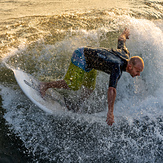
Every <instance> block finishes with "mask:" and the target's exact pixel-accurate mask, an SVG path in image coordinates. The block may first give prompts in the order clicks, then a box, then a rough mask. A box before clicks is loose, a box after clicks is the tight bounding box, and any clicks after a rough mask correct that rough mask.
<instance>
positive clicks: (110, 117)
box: [106, 112, 114, 126]
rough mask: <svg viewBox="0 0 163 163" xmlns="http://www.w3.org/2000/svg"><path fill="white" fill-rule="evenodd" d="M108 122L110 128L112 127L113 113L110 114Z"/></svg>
mask: <svg viewBox="0 0 163 163" xmlns="http://www.w3.org/2000/svg"><path fill="white" fill-rule="evenodd" d="M106 122H107V124H108V125H109V126H112V124H113V123H114V114H113V113H110V112H108V114H107V119H106Z"/></svg>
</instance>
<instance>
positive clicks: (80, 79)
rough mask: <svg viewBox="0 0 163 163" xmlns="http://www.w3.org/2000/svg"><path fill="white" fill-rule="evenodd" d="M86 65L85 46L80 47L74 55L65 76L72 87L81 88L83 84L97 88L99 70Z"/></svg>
mask: <svg viewBox="0 0 163 163" xmlns="http://www.w3.org/2000/svg"><path fill="white" fill-rule="evenodd" d="M86 66H87V65H86V60H85V56H84V48H78V49H77V50H75V51H74V53H73V55H72V58H71V63H70V65H69V68H68V70H67V73H66V75H65V77H64V80H65V82H66V83H67V85H68V86H69V88H70V89H72V90H74V91H75V90H79V89H80V88H81V86H82V85H83V86H85V87H86V88H88V89H90V90H94V89H95V86H96V77H97V71H96V70H95V69H89V68H87V67H86Z"/></svg>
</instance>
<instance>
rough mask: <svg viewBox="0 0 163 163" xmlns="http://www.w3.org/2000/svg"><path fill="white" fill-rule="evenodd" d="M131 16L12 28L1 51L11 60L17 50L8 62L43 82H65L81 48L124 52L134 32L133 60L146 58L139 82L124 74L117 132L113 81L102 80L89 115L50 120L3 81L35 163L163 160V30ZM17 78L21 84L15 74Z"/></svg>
mask: <svg viewBox="0 0 163 163" xmlns="http://www.w3.org/2000/svg"><path fill="white" fill-rule="evenodd" d="M149 3H150V4H148V5H151V4H153V5H154V2H151V1H150V2H149ZM157 4H158V5H162V3H157ZM116 11H118V12H119V13H118V12H116ZM124 11H125V12H126V13H127V14H124ZM159 11H160V10H159ZM120 12H123V14H122V13H120ZM95 13H96V14H95ZM128 13H133V12H131V11H129V12H128V11H127V10H123V11H121V10H116V9H112V11H102V12H101V11H92V12H87V13H80V14H79V13H78V14H77V13H74V14H63V15H56V16H49V17H47V16H42V17H40V16H39V17H36V16H34V17H24V18H21V19H20V18H19V19H17V20H11V22H10V24H8V25H7V26H6V27H5V29H6V28H7V29H8V33H6V34H3V37H2V38H4V40H3V41H4V43H5V45H4V47H3V48H2V49H1V50H2V51H3V52H4V53H5V52H6V51H8V48H10V52H8V53H5V54H6V55H4V56H3V57H1V59H2V61H4V62H6V63H7V64H9V65H10V66H13V67H14V68H20V69H23V70H24V71H26V72H29V73H31V74H33V75H35V76H36V77H37V78H39V79H41V80H54V79H59V78H62V77H63V75H64V73H65V72H66V70H67V67H68V64H69V59H70V57H71V54H72V52H73V50H74V49H76V48H77V47H79V46H83V45H84V46H97V47H99V46H100V47H106V48H111V47H113V48H116V44H117V37H118V35H119V34H120V32H122V30H123V29H124V28H125V27H128V28H129V29H130V32H131V35H130V39H129V40H127V47H128V49H129V51H130V53H131V56H133V55H139V56H141V57H142V58H143V60H144V62H145V68H144V71H143V72H142V74H141V76H140V77H138V78H134V79H133V78H131V77H130V76H129V74H127V73H123V75H122V77H121V79H120V81H119V82H118V87H117V98H116V102H115V110H114V111H115V112H114V114H115V121H116V123H115V124H114V125H113V127H108V126H107V124H106V123H105V120H106V113H107V96H106V91H107V89H108V76H107V75H106V74H104V73H102V72H99V74H98V77H97V86H96V90H95V92H94V93H93V94H92V96H91V97H90V98H89V100H88V101H87V102H86V103H85V107H86V108H85V110H86V112H84V113H81V114H78V113H72V112H67V113H65V112H63V114H57V113H56V114H55V115H47V114H45V113H44V112H43V111H41V110H40V109H39V108H37V107H36V106H35V105H34V104H33V103H32V102H30V101H29V100H28V99H27V98H26V96H25V95H24V94H23V93H22V92H21V90H20V89H19V87H18V85H17V84H15V83H12V84H11V82H9V80H10V79H8V80H6V79H5V77H4V79H1V80H2V82H1V84H0V89H1V91H0V94H1V96H2V99H3V102H2V107H3V108H5V110H6V113H5V115H4V118H5V119H6V120H7V122H8V123H9V124H11V128H12V129H13V131H14V132H15V133H16V134H17V135H18V136H19V137H20V139H21V140H22V141H23V142H24V144H25V146H26V148H27V149H28V150H29V152H31V153H32V155H33V156H34V157H36V160H35V161H39V160H41V159H42V160H48V161H49V162H50V161H51V162H52V161H56V162H57V161H58V162H74V161H76V162H89V161H90V160H92V161H93V162H109V161H110V162H111V161H112V162H126V160H127V162H140V163H141V162H158V163H159V162H161V161H162V160H163V158H162V140H163V135H162V125H163V123H162V122H163V117H162V113H163V102H162V97H163V93H162V92H163V83H162V82H163V72H162V66H163V64H162V63H163V56H162V51H163V49H162V48H163V40H162V36H163V29H162V23H163V22H162V20H158V19H157V18H156V20H157V21H156V20H151V18H152V17H150V19H145V18H144V17H143V18H141V19H140V17H139V19H138V18H136V16H133V15H132V16H131V15H130V14H128ZM134 13H135V14H136V12H135V11H134ZM139 14H140V12H139ZM146 15H148V14H146ZM149 15H150V14H149ZM12 29H13V30H12ZM22 42H23V43H22ZM1 45H2V44H1ZM7 45H8V46H7ZM3 70H4V69H3ZM7 73H9V72H7ZM2 78H3V77H2ZM10 78H14V77H13V76H12V75H11V74H10ZM3 81H5V83H6V84H4V83H3ZM98 111H101V112H100V113H98ZM88 113H92V114H88Z"/></svg>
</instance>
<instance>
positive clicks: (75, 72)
mask: <svg viewBox="0 0 163 163" xmlns="http://www.w3.org/2000/svg"><path fill="white" fill-rule="evenodd" d="M129 35H130V32H129V29H125V30H124V31H123V32H122V34H121V35H120V36H119V38H118V46H117V50H113V49H111V50H109V49H106V48H92V47H82V48H78V49H76V50H75V51H74V53H73V55H72V58H71V63H70V65H69V68H68V70H67V73H66V75H65V77H64V79H63V80H59V81H54V82H45V83H41V85H40V93H41V95H42V96H44V95H45V92H46V90H47V89H49V88H63V89H71V90H78V89H80V88H81V86H84V88H85V89H84V93H83V96H82V97H81V99H82V100H85V99H86V98H87V97H88V96H89V95H90V94H91V93H92V92H93V90H94V89H95V84H96V76H97V70H100V71H103V72H105V73H107V74H110V79H109V88H108V91H107V96H108V113H107V119H106V122H107V124H108V125H112V124H113V123H114V114H113V110H114V102H115V98H116V86H117V83H118V80H119V79H120V77H121V75H122V72H123V71H126V72H128V73H129V74H130V75H131V76H132V77H135V76H140V73H141V72H142V71H143V69H144V62H143V59H142V58H141V57H139V56H134V57H131V58H129V57H130V53H129V51H128V49H127V48H126V46H125V42H126V39H129Z"/></svg>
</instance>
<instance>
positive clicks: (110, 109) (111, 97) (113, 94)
mask: <svg viewBox="0 0 163 163" xmlns="http://www.w3.org/2000/svg"><path fill="white" fill-rule="evenodd" d="M115 98H116V89H115V88H114V87H109V89H108V113H107V119H106V122H107V124H108V125H110V126H111V125H112V124H113V123H114V114H113V111H114V102H115Z"/></svg>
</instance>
